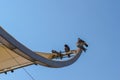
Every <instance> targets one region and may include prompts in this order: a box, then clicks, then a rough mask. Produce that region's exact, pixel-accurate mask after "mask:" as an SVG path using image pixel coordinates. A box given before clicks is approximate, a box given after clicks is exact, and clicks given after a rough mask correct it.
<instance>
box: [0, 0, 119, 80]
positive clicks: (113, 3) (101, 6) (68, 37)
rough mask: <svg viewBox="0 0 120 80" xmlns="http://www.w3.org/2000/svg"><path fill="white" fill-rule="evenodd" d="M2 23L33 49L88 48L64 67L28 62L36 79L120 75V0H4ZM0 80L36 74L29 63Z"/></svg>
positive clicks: (114, 78) (112, 79) (92, 79)
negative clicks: (79, 41)
mask: <svg viewBox="0 0 120 80" xmlns="http://www.w3.org/2000/svg"><path fill="white" fill-rule="evenodd" d="M0 25H1V26H2V27H3V28H4V29H5V30H6V31H7V32H9V33H10V34H11V35H12V36H14V37H15V38H16V39H17V40H18V41H20V42H21V43H22V44H24V45H25V46H27V47H28V48H30V49H32V50H33V51H42V52H50V51H51V50H52V49H56V50H63V45H64V44H65V43H66V44H68V45H69V46H70V47H71V49H75V48H76V46H75V43H76V41H77V38H78V37H80V38H82V39H84V40H85V41H86V42H87V43H88V44H89V47H88V50H87V52H86V53H83V54H82V56H81V57H80V58H79V59H78V61H77V62H76V63H74V64H73V65H71V66H68V67H64V68H57V69H55V68H47V67H43V66H35V65H32V66H28V67H25V69H26V70H27V71H28V72H29V73H30V74H31V75H32V76H33V77H34V78H35V79H36V80H120V46H119V45H120V0H0ZM0 80H32V79H31V78H30V77H29V76H28V75H27V74H26V73H25V71H24V70H23V69H17V70H15V72H14V73H10V72H9V73H8V74H7V75H5V74H0Z"/></svg>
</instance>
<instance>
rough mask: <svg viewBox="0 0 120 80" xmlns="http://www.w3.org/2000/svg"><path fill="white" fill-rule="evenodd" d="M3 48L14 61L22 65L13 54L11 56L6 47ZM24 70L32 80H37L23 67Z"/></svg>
mask: <svg viewBox="0 0 120 80" xmlns="http://www.w3.org/2000/svg"><path fill="white" fill-rule="evenodd" d="M2 47H3V48H4V49H5V51H6V52H7V53H8V54H9V55H10V56H11V57H12V58H13V60H14V61H15V62H16V63H17V64H18V65H20V63H19V62H18V61H17V60H16V59H15V57H13V56H12V54H10V53H9V51H8V50H7V49H6V48H5V47H4V46H2ZM22 69H23V70H24V72H26V73H27V75H28V76H29V77H30V78H31V79H32V80H35V79H34V78H33V76H32V75H31V74H30V73H29V72H28V71H27V70H26V69H25V68H23V67H22Z"/></svg>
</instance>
